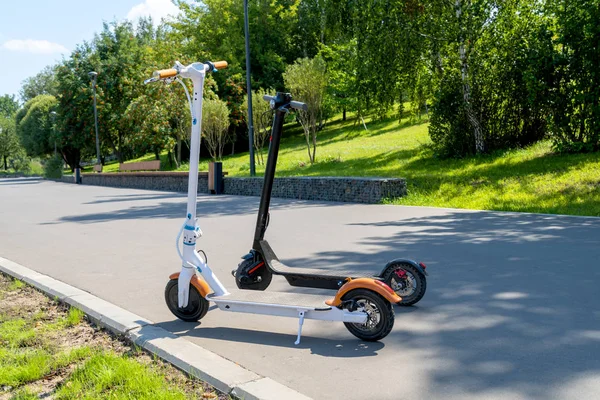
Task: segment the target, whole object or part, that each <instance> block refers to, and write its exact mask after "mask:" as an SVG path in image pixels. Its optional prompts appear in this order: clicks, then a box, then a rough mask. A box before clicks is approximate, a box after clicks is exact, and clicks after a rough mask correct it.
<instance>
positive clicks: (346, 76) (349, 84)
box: [319, 39, 358, 121]
mask: <svg viewBox="0 0 600 400" xmlns="http://www.w3.org/2000/svg"><path fill="white" fill-rule="evenodd" d="M319 54H320V56H321V57H322V58H323V60H325V62H326V63H327V74H328V76H329V79H328V87H327V90H328V92H329V97H330V98H331V99H332V101H333V102H334V104H335V106H336V108H337V109H338V110H340V111H342V120H343V121H345V120H346V112H347V111H348V110H356V109H357V105H358V104H357V97H358V92H357V80H356V67H355V65H356V63H357V62H358V57H357V53H356V40H354V39H352V40H350V41H348V42H340V43H334V44H331V45H324V46H322V47H321V51H320V52H319Z"/></svg>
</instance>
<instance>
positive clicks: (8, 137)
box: [0, 115, 21, 171]
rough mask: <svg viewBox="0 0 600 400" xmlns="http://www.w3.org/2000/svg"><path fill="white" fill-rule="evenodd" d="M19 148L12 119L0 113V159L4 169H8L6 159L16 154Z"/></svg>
mask: <svg viewBox="0 0 600 400" xmlns="http://www.w3.org/2000/svg"><path fill="white" fill-rule="evenodd" d="M20 150H21V148H20V145H19V139H18V137H17V134H16V129H15V122H14V120H13V119H12V118H7V117H6V116H4V115H0V160H2V163H3V165H4V170H5V171H6V170H7V169H8V159H9V158H10V157H12V156H16V155H17V153H19V152H20Z"/></svg>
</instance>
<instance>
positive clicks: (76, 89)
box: [56, 43, 102, 170]
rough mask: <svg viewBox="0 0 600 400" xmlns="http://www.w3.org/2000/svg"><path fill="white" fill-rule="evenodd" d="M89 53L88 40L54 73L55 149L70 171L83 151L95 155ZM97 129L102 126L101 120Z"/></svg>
mask: <svg viewBox="0 0 600 400" xmlns="http://www.w3.org/2000/svg"><path fill="white" fill-rule="evenodd" d="M92 53H93V49H92V47H91V45H90V44H89V43H84V44H82V45H79V46H77V48H76V49H75V50H74V51H73V52H72V53H71V56H70V57H69V58H68V59H66V60H64V61H63V62H62V63H61V64H60V65H59V67H58V68H57V73H56V79H57V82H58V93H59V97H58V107H57V114H58V115H57V118H56V130H57V132H58V134H59V137H58V148H59V149H60V151H61V154H62V155H63V158H64V160H65V162H66V163H67V164H68V165H69V166H70V167H71V170H74V169H75V168H78V167H79V162H80V160H81V156H82V154H90V155H91V154H94V155H95V154H96V150H95V149H96V147H95V143H96V133H95V127H94V114H93V95H92V88H91V85H90V78H89V76H88V72H90V71H92V70H93V69H94V67H93V66H92V61H91V57H92ZM99 128H100V129H102V124H101V123H100V124H99Z"/></svg>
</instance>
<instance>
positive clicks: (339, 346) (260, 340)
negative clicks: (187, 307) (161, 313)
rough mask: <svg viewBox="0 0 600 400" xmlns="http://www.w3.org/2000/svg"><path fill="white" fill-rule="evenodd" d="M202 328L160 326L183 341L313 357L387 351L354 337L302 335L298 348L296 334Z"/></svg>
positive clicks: (177, 323) (175, 323) (182, 324)
mask: <svg viewBox="0 0 600 400" xmlns="http://www.w3.org/2000/svg"><path fill="white" fill-rule="evenodd" d="M200 324H201V322H200V323H198V324H193V323H186V322H182V321H171V322H163V323H159V324H156V326H159V327H161V328H163V329H166V330H168V331H170V332H173V333H175V334H177V335H179V336H183V337H201V338H205V339H216V340H223V341H234V342H241V343H250V344H261V345H267V346H275V347H281V348H284V347H287V348H292V349H310V351H311V353H312V354H319V355H322V356H325V357H340V358H348V357H372V356H376V355H377V352H378V351H380V350H382V349H383V348H384V347H385V343H384V342H373V343H369V342H362V341H360V340H358V339H356V338H354V337H353V336H351V335H350V334H348V338H347V339H341V340H332V339H327V338H326V337H313V336H307V335H302V340H301V341H300V344H299V345H298V346H296V345H294V341H295V340H296V335H295V334H282V333H274V332H268V331H255V330H249V329H238V328H221V327H218V328H205V327H200V328H198V329H194V328H196V327H199V326H200Z"/></svg>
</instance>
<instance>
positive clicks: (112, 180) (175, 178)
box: [82, 172, 208, 193]
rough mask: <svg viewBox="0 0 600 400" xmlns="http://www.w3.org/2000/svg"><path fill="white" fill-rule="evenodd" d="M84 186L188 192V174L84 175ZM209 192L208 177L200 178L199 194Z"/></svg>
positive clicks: (125, 173)
mask: <svg viewBox="0 0 600 400" xmlns="http://www.w3.org/2000/svg"><path fill="white" fill-rule="evenodd" d="M82 183H83V184H84V185H97V186H112V187H123V188H130V189H147V190H166V191H171V192H187V190H188V173H187V172H122V173H101V174H83V175H82ZM207 191H208V176H200V177H199V178H198V193H206V192H207Z"/></svg>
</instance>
